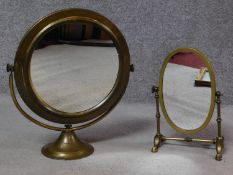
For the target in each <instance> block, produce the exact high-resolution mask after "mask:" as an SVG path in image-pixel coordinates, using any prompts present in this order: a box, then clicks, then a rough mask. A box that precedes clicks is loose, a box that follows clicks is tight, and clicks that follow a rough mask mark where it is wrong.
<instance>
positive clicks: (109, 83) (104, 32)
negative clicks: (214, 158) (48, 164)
mask: <svg viewBox="0 0 233 175" xmlns="http://www.w3.org/2000/svg"><path fill="white" fill-rule="evenodd" d="M130 68H131V66H130V56H129V50H128V46H127V43H126V41H125V39H124V37H123V35H122V34H121V32H120V31H119V29H118V28H117V27H116V26H115V25H114V24H113V23H112V22H111V21H110V20H108V19H107V18H105V17H104V16H102V15H100V14H98V13H96V12H93V11H90V10H85V9H66V10H62V11H58V12H55V13H53V14H51V15H49V16H47V17H45V18H43V19H42V20H40V21H39V22H37V23H36V24H35V25H34V26H33V27H32V28H31V29H30V30H29V31H28V32H27V33H26V35H25V36H24V38H23V39H22V41H21V43H20V45H19V47H18V50H17V53H16V57H15V62H14V66H13V68H12V69H10V70H12V72H13V73H14V78H15V83H16V86H17V89H18V92H19V94H20V96H21V98H22V99H23V101H24V102H25V104H26V105H27V106H28V107H29V108H30V109H31V110H32V111H33V112H35V113H36V114H38V115H39V116H40V117H42V118H43V119H46V120H48V121H50V122H55V123H58V124H63V125H65V127H57V126H52V125H48V124H45V123H42V122H40V121H38V120H37V119H34V118H33V117H31V116H30V115H28V114H27V113H26V112H25V111H24V110H23V109H22V108H21V107H20V105H19V103H18V102H17V99H16V97H15V95H14V88H13V78H12V77H13V75H12V74H11V76H10V89H11V95H12V98H13V101H14V103H15V105H16V107H17V108H18V109H19V111H20V112H21V113H22V114H23V115H24V116H25V117H26V118H28V119H29V120H31V121H33V122H34V123H36V124H38V125H40V126H42V127H45V128H48V129H52V130H57V131H62V134H61V135H60V137H59V138H58V140H57V141H55V142H54V143H51V144H48V145H47V146H45V147H44V148H43V149H42V153H43V154H44V155H46V156H48V157H51V158H57V159H76V158H81V157H85V156H88V155H89V154H91V153H92V152H93V148H92V146H90V145H89V144H87V143H84V142H81V141H80V140H79V139H77V137H76V136H75V134H74V132H73V131H75V130H78V129H82V128H85V127H88V126H91V125H93V124H94V123H96V122H97V121H99V120H101V119H102V118H103V117H104V116H105V115H106V114H107V113H108V112H110V111H111V110H112V109H113V107H114V106H115V105H116V104H117V103H118V102H119V100H120V99H121V97H122V95H123V94H124V92H125V89H126V87H127V83H128V79H129V72H130ZM81 123H82V124H81ZM74 124H79V125H78V126H72V125H74Z"/></svg>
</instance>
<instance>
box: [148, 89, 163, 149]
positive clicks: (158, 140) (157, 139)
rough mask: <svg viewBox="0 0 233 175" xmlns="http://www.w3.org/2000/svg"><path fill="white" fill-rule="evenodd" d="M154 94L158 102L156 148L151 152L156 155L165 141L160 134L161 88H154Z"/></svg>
mask: <svg viewBox="0 0 233 175" xmlns="http://www.w3.org/2000/svg"><path fill="white" fill-rule="evenodd" d="M152 93H154V94H155V96H154V97H155V102H156V116H155V117H156V125H157V130H156V135H155V137H154V146H153V147H152V149H151V152H153V153H156V152H158V149H159V146H160V144H161V143H162V141H163V139H162V138H163V135H162V134H161V132H160V112H159V87H156V86H152Z"/></svg>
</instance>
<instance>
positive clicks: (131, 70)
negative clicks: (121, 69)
mask: <svg viewBox="0 0 233 175" xmlns="http://www.w3.org/2000/svg"><path fill="white" fill-rule="evenodd" d="M129 69H130V72H134V65H133V64H131V65H130V68H129Z"/></svg>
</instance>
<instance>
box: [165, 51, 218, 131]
mask: <svg viewBox="0 0 233 175" xmlns="http://www.w3.org/2000/svg"><path fill="white" fill-rule="evenodd" d="M210 69H211V67H210V65H209V64H208V60H206V58H204V57H202V55H201V54H197V52H192V50H184V51H182V50H181V51H178V52H175V53H174V54H172V55H170V56H169V58H168V59H167V60H166V63H165V64H164V66H163V71H164V72H163V77H162V89H161V90H162V96H163V101H162V103H163V105H164V112H165V116H166V117H167V119H168V121H169V124H171V125H172V126H173V127H174V128H175V129H177V130H179V131H180V130H195V129H197V128H200V127H202V126H203V125H206V124H207V122H208V120H209V119H210V117H211V115H212V112H213V104H214V102H213V100H212V98H213V90H214V88H212V86H215V82H213V83H212V81H214V78H213V76H210V72H211V75H212V69H211V70H210Z"/></svg>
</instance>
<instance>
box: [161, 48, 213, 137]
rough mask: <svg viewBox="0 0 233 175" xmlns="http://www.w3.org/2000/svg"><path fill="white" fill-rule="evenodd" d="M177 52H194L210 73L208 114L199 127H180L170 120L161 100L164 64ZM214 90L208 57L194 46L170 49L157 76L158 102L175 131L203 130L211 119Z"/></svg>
mask: <svg viewBox="0 0 233 175" xmlns="http://www.w3.org/2000/svg"><path fill="white" fill-rule="evenodd" d="M179 52H192V53H194V54H196V55H197V56H198V57H200V58H201V59H202V60H203V62H204V63H205V65H206V66H207V68H208V71H209V74H210V80H211V104H210V108H209V112H208V115H207V116H206V119H205V121H204V122H203V124H202V125H201V126H200V127H198V128H196V129H191V130H187V129H183V128H180V127H178V126H177V125H176V124H175V123H174V122H173V121H172V120H171V118H170V117H169V115H168V113H167V110H166V107H165V104H164V100H163V76H164V72H165V69H166V66H167V64H168V62H169V60H170V58H171V57H172V56H174V55H175V54H177V53H179ZM215 92H216V83H215V77H214V71H213V68H212V66H211V64H210V63H209V60H208V58H207V57H206V56H205V55H204V54H202V53H201V52H200V51H198V50H197V49H194V48H178V49H176V50H174V51H172V52H171V53H170V54H169V55H168V56H167V58H166V59H165V60H164V62H163V65H162V68H161V70H160V77H159V102H160V105H161V109H162V112H163V114H164V117H165V119H166V121H167V122H168V124H169V125H170V126H171V127H172V128H173V129H175V130H176V131H177V132H179V133H183V134H195V133H197V132H200V131H201V130H203V129H204V128H205V127H206V126H207V125H208V123H209V121H210V119H211V117H212V115H213V112H214V107H215Z"/></svg>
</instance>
